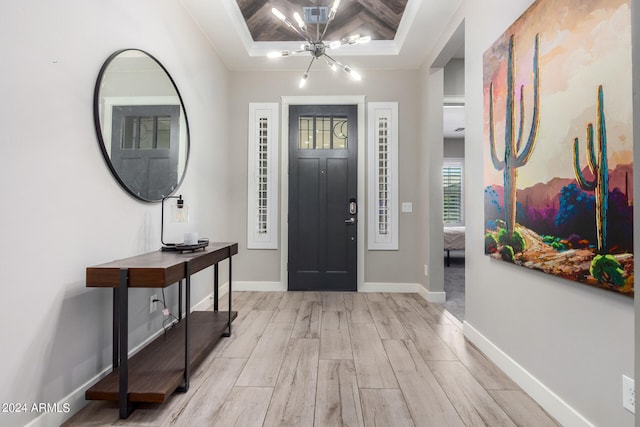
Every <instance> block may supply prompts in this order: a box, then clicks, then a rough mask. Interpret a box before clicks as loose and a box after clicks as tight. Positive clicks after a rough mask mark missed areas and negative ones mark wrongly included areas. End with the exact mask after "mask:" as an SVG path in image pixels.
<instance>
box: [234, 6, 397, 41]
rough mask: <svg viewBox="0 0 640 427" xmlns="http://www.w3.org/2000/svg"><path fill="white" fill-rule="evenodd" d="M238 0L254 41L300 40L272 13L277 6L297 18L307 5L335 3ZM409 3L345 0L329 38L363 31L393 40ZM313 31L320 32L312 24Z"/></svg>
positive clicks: (372, 35)
mask: <svg viewBox="0 0 640 427" xmlns="http://www.w3.org/2000/svg"><path fill="white" fill-rule="evenodd" d="M236 1H237V3H238V6H239V7H240V11H241V12H242V16H243V17H244V19H245V22H246V23H247V28H248V29H249V32H250V33H251V36H252V37H253V40H254V41H298V40H300V37H299V36H298V35H297V34H296V33H295V32H294V31H292V30H290V29H288V28H287V27H286V26H285V25H282V23H281V22H280V21H279V20H278V19H277V18H276V17H275V16H274V15H273V14H272V13H271V9H272V8H274V7H276V8H278V9H279V10H280V11H281V12H282V13H284V14H285V16H287V17H288V18H289V20H291V21H293V13H294V12H298V13H300V14H302V8H303V7H304V6H328V7H330V6H331V5H332V4H333V0H318V1H315V0H236ZM406 5H407V0H342V2H341V3H340V8H339V9H338V13H337V14H336V17H335V19H334V20H333V22H331V24H330V25H329V30H328V31H327V34H326V36H325V39H326V40H338V39H341V38H343V37H347V36H349V35H351V34H360V35H361V36H371V38H372V39H373V40H393V38H394V37H395V34H396V31H397V30H398V25H399V24H400V20H401V18H402V14H403V12H404V10H405V7H406ZM322 30H323V28H322V26H321V29H320V31H321V32H322ZM310 32H311V34H312V36H315V35H316V30H315V28H313V27H312V28H311V31H310ZM312 38H315V37H312Z"/></svg>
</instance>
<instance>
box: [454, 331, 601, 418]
mask: <svg viewBox="0 0 640 427" xmlns="http://www.w3.org/2000/svg"><path fill="white" fill-rule="evenodd" d="M463 331H464V335H465V337H467V338H468V339H469V341H471V342H472V343H473V344H474V345H476V346H477V347H478V348H479V349H480V350H481V351H482V352H483V353H484V354H485V355H486V356H487V357H488V358H489V359H490V360H491V361H493V362H494V363H495V364H496V365H497V366H498V367H499V368H500V369H502V371H504V373H506V374H507V375H508V376H509V377H510V378H511V379H512V380H514V381H515V382H516V384H518V385H519V386H520V387H521V388H522V389H523V390H524V391H525V392H527V393H528V394H529V395H530V396H531V397H532V398H533V399H534V400H535V401H536V402H538V403H539V404H540V406H542V407H543V408H544V409H545V411H547V412H548V413H549V414H551V416H553V417H554V418H555V419H556V420H557V421H558V422H560V424H561V425H566V426H584V427H594V425H593V424H592V423H590V422H589V421H588V420H587V419H586V418H584V417H583V416H582V415H581V414H580V413H579V412H578V411H576V410H575V409H573V408H572V407H571V406H570V405H569V404H567V402H565V401H564V400H562V399H561V398H560V397H559V396H558V395H557V394H555V393H554V392H553V391H552V390H550V389H549V388H548V387H547V386H546V385H544V384H543V383H542V382H541V381H540V380H538V379H537V378H536V377H534V376H533V375H532V374H531V373H530V372H528V371H527V370H526V369H524V368H523V367H522V366H521V365H520V364H518V362H516V361H515V360H513V359H512V358H511V357H510V356H509V355H508V354H506V353H505V352H504V351H502V350H501V349H500V348H499V347H498V346H496V345H495V344H494V343H493V342H491V341H490V340H489V339H488V338H487V337H485V336H484V335H482V333H480V332H479V331H478V330H477V329H476V328H474V327H473V326H472V325H471V324H470V323H469V322H466V321H465V322H464V324H463Z"/></svg>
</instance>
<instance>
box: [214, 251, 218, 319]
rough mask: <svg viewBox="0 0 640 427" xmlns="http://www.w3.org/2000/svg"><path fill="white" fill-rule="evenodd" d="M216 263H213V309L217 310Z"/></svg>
mask: <svg viewBox="0 0 640 427" xmlns="http://www.w3.org/2000/svg"><path fill="white" fill-rule="evenodd" d="M218 280H219V279H218V263H217V262H216V263H215V264H214V265H213V311H218V285H219V282H218Z"/></svg>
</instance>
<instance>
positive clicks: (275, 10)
mask: <svg viewBox="0 0 640 427" xmlns="http://www.w3.org/2000/svg"><path fill="white" fill-rule="evenodd" d="M271 12H272V13H273V14H274V15H276V17H277V18H278V19H279V20H281V21H284V20H285V19H286V18H285V16H284V15H283V14H282V12H280V11H279V10H278V9H276V8H275V7H274V8H273V9H271Z"/></svg>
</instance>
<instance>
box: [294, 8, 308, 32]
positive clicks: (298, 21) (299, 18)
mask: <svg viewBox="0 0 640 427" xmlns="http://www.w3.org/2000/svg"><path fill="white" fill-rule="evenodd" d="M293 19H295V20H296V22H297V23H298V27H300V29H301V30H302V31H304V30H305V28H306V26H307V24H305V23H304V21H303V20H302V18H301V17H300V14H299V13H298V12H296V13H294V14H293Z"/></svg>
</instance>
